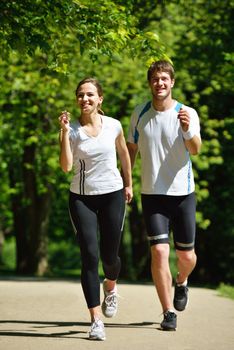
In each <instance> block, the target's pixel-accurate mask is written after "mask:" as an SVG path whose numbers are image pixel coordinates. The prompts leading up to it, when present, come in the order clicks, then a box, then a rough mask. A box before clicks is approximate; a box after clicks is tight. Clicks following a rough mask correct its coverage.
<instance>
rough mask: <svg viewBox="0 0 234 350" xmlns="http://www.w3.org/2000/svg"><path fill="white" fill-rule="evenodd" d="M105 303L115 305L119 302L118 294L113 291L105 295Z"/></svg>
mask: <svg viewBox="0 0 234 350" xmlns="http://www.w3.org/2000/svg"><path fill="white" fill-rule="evenodd" d="M105 303H106V305H107V306H113V307H115V306H116V304H117V294H116V293H111V294H109V295H107V296H106V297H105Z"/></svg>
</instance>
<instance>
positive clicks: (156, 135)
mask: <svg viewBox="0 0 234 350" xmlns="http://www.w3.org/2000/svg"><path fill="white" fill-rule="evenodd" d="M176 105H177V102H175V104H174V106H173V107H172V108H171V109H169V110H166V111H164V112H159V111H156V110H155V109H154V108H153V106H152V104H151V105H149V109H148V110H147V111H146V112H145V113H144V114H143V115H142V117H141V118H140V119H139V115H140V113H141V111H142V110H143V108H144V106H145V104H142V105H139V106H137V107H136V109H135V110H134V112H133V114H132V116H131V124H130V129H129V135H128V142H130V143H136V141H135V133H136V127H137V133H138V134H139V138H138V149H139V152H140V155H141V193H144V194H163V195H174V196H180V195H187V194H189V193H192V192H193V191H194V189H195V184H194V176H193V171H192V163H191V160H190V157H189V152H188V151H187V149H186V147H185V144H184V139H183V134H182V129H181V126H180V122H179V120H178V118H177V116H178V111H177V110H176ZM183 108H184V109H186V110H188V112H189V115H190V127H189V130H190V131H192V133H193V134H195V135H197V136H198V137H200V124H199V118H198V115H197V112H196V111H195V110H194V109H193V108H190V107H188V106H184V105H183ZM138 119H139V122H138ZM137 123H138V124H137Z"/></svg>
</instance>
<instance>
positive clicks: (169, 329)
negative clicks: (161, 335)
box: [160, 326, 176, 332]
mask: <svg viewBox="0 0 234 350" xmlns="http://www.w3.org/2000/svg"><path fill="white" fill-rule="evenodd" d="M160 327H161V330H162V331H165V332H168V331H169V332H175V331H176V328H165V327H162V326H160Z"/></svg>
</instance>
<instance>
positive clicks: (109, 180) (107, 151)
mask: <svg viewBox="0 0 234 350" xmlns="http://www.w3.org/2000/svg"><path fill="white" fill-rule="evenodd" d="M101 118H102V129H101V131H100V133H99V134H98V135H97V136H95V137H94V136H89V135H87V134H86V133H85V131H84V129H83V127H82V126H81V125H80V123H79V121H77V122H75V123H72V124H71V126H70V133H69V138H70V144H71V150H72V154H73V168H74V176H73V179H72V181H71V185H70V190H71V192H74V193H77V194H82V195H97V194H105V193H110V192H114V191H118V190H120V189H121V188H123V180H122V177H121V175H120V172H119V170H118V168H117V156H116V145H115V141H116V138H117V137H118V136H119V134H120V132H121V130H122V126H121V124H120V122H119V121H118V120H116V119H113V118H110V117H107V116H102V117H101Z"/></svg>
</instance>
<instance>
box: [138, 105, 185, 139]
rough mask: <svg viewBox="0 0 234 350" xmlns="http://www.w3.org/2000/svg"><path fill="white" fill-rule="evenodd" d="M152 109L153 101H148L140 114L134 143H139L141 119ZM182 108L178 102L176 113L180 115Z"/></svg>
mask: <svg viewBox="0 0 234 350" xmlns="http://www.w3.org/2000/svg"><path fill="white" fill-rule="evenodd" d="M150 107H151V101H148V102H147V103H146V105H145V106H144V108H143V109H142V111H141V113H140V114H139V117H138V120H137V123H136V126H135V133H134V142H135V143H137V142H138V138H139V132H138V130H137V126H138V124H139V121H140V119H141V118H142V117H143V115H144V114H145V113H146V112H147V111H148V110H149V109H150ZM181 107H182V103H180V102H177V104H176V106H175V111H176V112H177V113H179V110H180V108H181Z"/></svg>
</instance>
